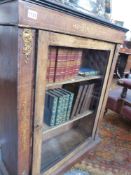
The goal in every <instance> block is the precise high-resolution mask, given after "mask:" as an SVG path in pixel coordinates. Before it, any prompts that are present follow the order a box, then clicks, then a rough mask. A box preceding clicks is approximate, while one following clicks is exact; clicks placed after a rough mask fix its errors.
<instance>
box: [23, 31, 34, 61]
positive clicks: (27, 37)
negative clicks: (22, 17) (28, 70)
mask: <svg viewBox="0 0 131 175" xmlns="http://www.w3.org/2000/svg"><path fill="white" fill-rule="evenodd" d="M22 38H23V44H24V47H23V53H24V55H25V63H26V64H27V63H28V62H29V56H30V54H31V51H32V39H33V34H32V31H31V30H30V29H24V31H23V35H22Z"/></svg>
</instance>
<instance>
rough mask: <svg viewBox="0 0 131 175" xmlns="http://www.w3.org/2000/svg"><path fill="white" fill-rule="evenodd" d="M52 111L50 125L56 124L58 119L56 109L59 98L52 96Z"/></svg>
mask: <svg viewBox="0 0 131 175" xmlns="http://www.w3.org/2000/svg"><path fill="white" fill-rule="evenodd" d="M51 106H52V109H51V110H52V111H51V119H50V126H55V119H56V111H57V98H54V97H53V98H52V104H51Z"/></svg>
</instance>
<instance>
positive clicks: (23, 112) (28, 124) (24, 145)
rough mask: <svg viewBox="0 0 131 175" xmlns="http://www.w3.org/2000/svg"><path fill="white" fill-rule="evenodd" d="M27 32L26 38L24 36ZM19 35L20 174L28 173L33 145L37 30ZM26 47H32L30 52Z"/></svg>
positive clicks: (24, 30) (22, 30) (23, 31)
mask: <svg viewBox="0 0 131 175" xmlns="http://www.w3.org/2000/svg"><path fill="white" fill-rule="evenodd" d="M25 32H26V38H24V36H23V35H24V33H25ZM18 35H19V39H18V49H19V53H18V87H17V93H18V94H17V109H18V118H17V120H18V174H20V175H22V174H24V175H28V174H29V171H30V163H31V146H32V145H31V144H32V121H33V101H34V99H33V94H34V89H33V88H34V56H35V49H34V48H35V30H27V29H19V33H18ZM29 35H31V36H29ZM26 42H27V43H26ZM26 44H28V46H26ZM25 47H26V48H27V49H29V48H30V50H29V51H30V52H29V51H28V50H26V49H25ZM25 52H28V54H26V53H25ZM27 55H28V56H27ZM27 57H28V58H27Z"/></svg>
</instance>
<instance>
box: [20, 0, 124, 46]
mask: <svg viewBox="0 0 131 175" xmlns="http://www.w3.org/2000/svg"><path fill="white" fill-rule="evenodd" d="M19 2H20V3H19V25H20V26H28V27H33V28H39V29H45V30H49V31H55V32H60V33H68V34H70V35H78V36H83V37H89V38H94V39H98V40H104V41H110V42H115V43H122V41H123V40H124V36H125V33H124V32H122V31H118V30H116V29H112V28H109V27H106V26H102V25H100V24H97V23H94V22H92V21H88V20H84V19H80V18H78V17H74V16H71V15H68V14H65V13H61V12H59V11H55V10H52V9H48V8H45V7H42V6H38V5H35V4H30V3H28V2H25V1H19ZM29 10H32V11H34V12H35V13H37V18H36V19H31V18H29V17H28V11H29ZM52 14H53V15H52ZM57 19H58V20H57Z"/></svg>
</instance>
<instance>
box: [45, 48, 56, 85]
mask: <svg viewBox="0 0 131 175" xmlns="http://www.w3.org/2000/svg"><path fill="white" fill-rule="evenodd" d="M56 58H57V47H50V49H49V55H48V62H49V63H48V66H49V67H48V68H47V72H48V75H47V78H48V82H49V83H52V82H54V78H55V67H56Z"/></svg>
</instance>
